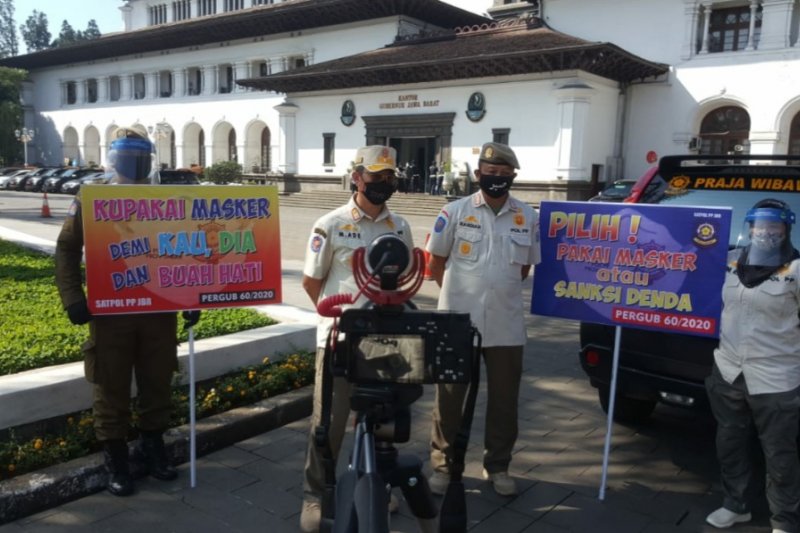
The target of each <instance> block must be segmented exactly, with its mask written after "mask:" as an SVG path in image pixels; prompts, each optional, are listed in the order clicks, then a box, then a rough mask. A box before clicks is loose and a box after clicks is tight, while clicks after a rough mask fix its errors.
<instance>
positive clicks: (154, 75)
mask: <svg viewBox="0 0 800 533" xmlns="http://www.w3.org/2000/svg"><path fill="white" fill-rule="evenodd" d="M158 81H159V80H158V71H155V72H150V73H149V74H145V93H144V94H145V96H144V97H145V98H147V99H149V100H154V99H156V98H158V97H159V96H160V95H159V92H160V90H159V88H158Z"/></svg>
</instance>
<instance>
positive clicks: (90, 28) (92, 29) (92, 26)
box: [83, 19, 100, 41]
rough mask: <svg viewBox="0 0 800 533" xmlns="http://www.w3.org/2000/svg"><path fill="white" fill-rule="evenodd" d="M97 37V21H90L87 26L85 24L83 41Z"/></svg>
mask: <svg viewBox="0 0 800 533" xmlns="http://www.w3.org/2000/svg"><path fill="white" fill-rule="evenodd" d="M98 37H100V28H98V27H97V21H96V20H94V19H91V20H90V21H89V22H88V24H86V31H84V32H83V40H84V41H91V40H92V39H97V38H98Z"/></svg>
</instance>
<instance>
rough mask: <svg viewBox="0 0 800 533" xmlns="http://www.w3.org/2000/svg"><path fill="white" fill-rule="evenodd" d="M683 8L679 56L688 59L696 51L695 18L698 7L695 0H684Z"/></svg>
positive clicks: (697, 14)
mask: <svg viewBox="0 0 800 533" xmlns="http://www.w3.org/2000/svg"><path fill="white" fill-rule="evenodd" d="M684 4H685V5H684V8H683V36H684V41H683V46H682V47H681V58H682V59H689V58H690V57H692V56H693V55H695V54H696V53H697V20H698V16H699V14H700V7H699V6H698V5H697V3H696V2H695V0H684Z"/></svg>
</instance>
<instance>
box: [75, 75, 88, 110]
mask: <svg viewBox="0 0 800 533" xmlns="http://www.w3.org/2000/svg"><path fill="white" fill-rule="evenodd" d="M85 103H86V80H75V105H83V104H85Z"/></svg>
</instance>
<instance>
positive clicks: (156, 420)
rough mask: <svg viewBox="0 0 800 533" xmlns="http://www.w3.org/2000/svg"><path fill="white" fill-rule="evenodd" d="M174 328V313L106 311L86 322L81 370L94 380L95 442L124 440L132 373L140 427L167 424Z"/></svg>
mask: <svg viewBox="0 0 800 533" xmlns="http://www.w3.org/2000/svg"><path fill="white" fill-rule="evenodd" d="M176 330H177V314H176V313H155V314H136V315H105V316H96V317H94V319H93V320H92V321H91V322H89V340H88V341H87V342H86V343H85V344H84V346H83V352H84V371H85V375H86V379H87V380H88V381H89V382H90V383H92V384H94V391H93V395H94V399H93V410H94V429H95V435H96V437H97V440H100V441H104V440H115V439H127V437H128V431H129V428H130V421H131V407H130V406H131V379H132V377H133V376H134V374H135V377H136V388H137V411H138V415H139V420H138V423H137V425H138V427H139V429H141V430H143V431H163V430H165V429H167V428H168V427H169V418H170V412H171V410H172V397H171V395H172V385H171V384H172V374H173V372H175V371H176V370H177V369H178V359H177V337H176V332H177V331H176ZM134 371H135V372H134Z"/></svg>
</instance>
